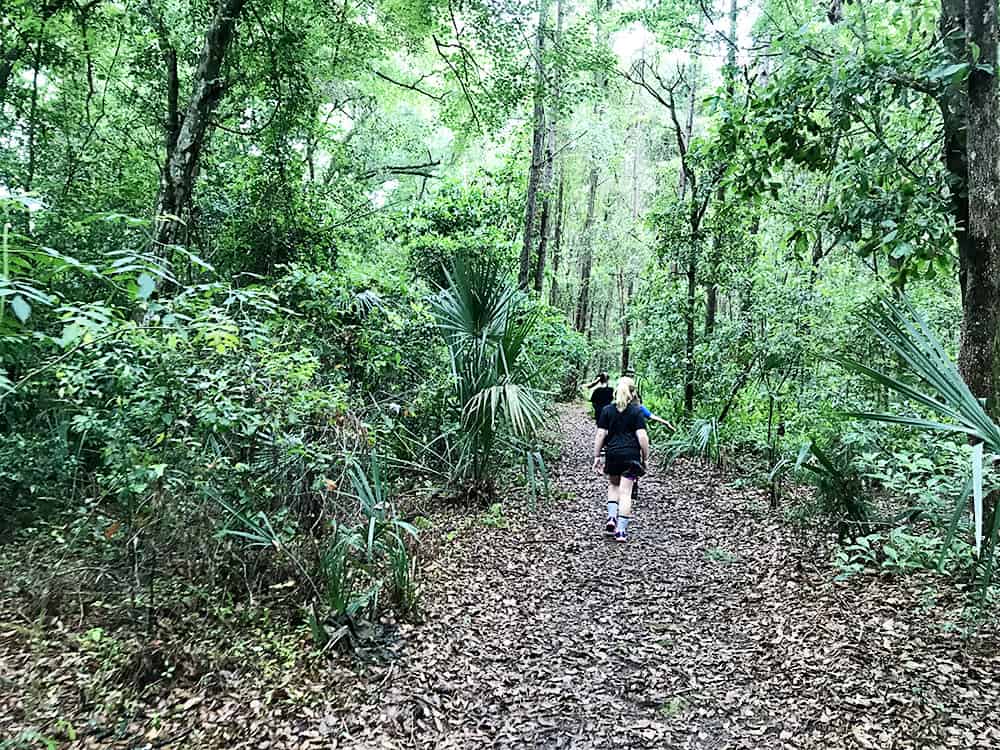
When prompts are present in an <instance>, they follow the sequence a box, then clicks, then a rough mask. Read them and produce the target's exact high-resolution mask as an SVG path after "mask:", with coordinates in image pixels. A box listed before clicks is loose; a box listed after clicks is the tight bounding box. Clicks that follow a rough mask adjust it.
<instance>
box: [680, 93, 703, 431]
mask: <svg viewBox="0 0 1000 750" xmlns="http://www.w3.org/2000/svg"><path fill="white" fill-rule="evenodd" d="M697 89H698V77H697V75H696V74H692V76H691V92H690V97H689V99H688V113H687V122H686V123H685V131H686V132H685V134H684V142H683V144H678V145H679V148H680V149H681V183H680V198H681V203H683V202H684V198H685V194H686V193H687V192H689V189H690V193H691V196H690V201H691V207H690V212H689V217H690V218H689V225H690V229H691V237H690V240H689V243H688V244H689V248H688V262H687V271H686V273H685V276H686V277H687V304H686V306H685V310H684V318H685V323H686V330H685V335H684V412H685V414H687V415H688V416H690V415H691V414H693V413H694V343H695V339H694V314H695V304H696V303H697V298H696V295H697V290H698V244H697V243H698V236H697V235H698V230H699V227H700V224H701V217H700V214H699V213H698V210H697V202H698V197H697V194H696V191H695V187H696V186H695V185H690V186H689V185H688V180H687V173H688V167H687V164H686V163H685V162H686V160H687V144H689V143H691V136H692V134H693V133H694V104H695V95H696V92H697ZM675 119H676V116H675ZM692 174H693V173H692Z"/></svg>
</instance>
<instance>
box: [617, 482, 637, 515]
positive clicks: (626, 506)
mask: <svg viewBox="0 0 1000 750" xmlns="http://www.w3.org/2000/svg"><path fill="white" fill-rule="evenodd" d="M634 483H635V477H625V476H623V477H622V478H621V483H620V484H619V485H618V513H619V515H623V516H630V515H632V485H633V484H634Z"/></svg>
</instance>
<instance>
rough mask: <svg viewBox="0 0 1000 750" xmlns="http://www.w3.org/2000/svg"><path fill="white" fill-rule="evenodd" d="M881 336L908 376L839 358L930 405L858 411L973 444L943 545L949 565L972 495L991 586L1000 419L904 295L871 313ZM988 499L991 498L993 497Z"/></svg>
mask: <svg viewBox="0 0 1000 750" xmlns="http://www.w3.org/2000/svg"><path fill="white" fill-rule="evenodd" d="M864 319H865V323H866V324H867V326H868V328H869V330H870V331H871V333H872V335H873V336H874V337H875V339H876V340H877V341H878V342H880V343H881V344H882V345H883V346H884V347H885V349H886V350H887V351H888V352H891V353H892V354H893V355H894V356H895V357H896V358H898V360H899V362H900V363H901V368H902V370H903V373H904V374H903V375H902V376H897V375H892V374H889V373H887V372H885V371H884V370H879V369H876V368H873V367H870V366H869V365H867V364H865V363H863V362H860V361H858V360H856V359H850V358H847V357H837V358H836V361H837V362H839V363H840V364H841V365H843V366H844V367H845V368H846V369H848V370H849V371H852V372H856V373H858V374H860V375H863V376H864V377H865V378H868V379H869V380H871V381H873V382H875V383H876V384H878V385H880V386H883V387H884V388H887V389H888V390H890V391H892V392H894V393H897V394H899V395H900V396H902V397H903V398H904V399H906V400H908V401H910V402H912V403H914V404H916V405H918V406H919V407H921V408H922V409H923V410H924V413H925V414H927V415H929V416H923V415H918V416H915V415H907V414H900V413H892V412H888V411H883V412H867V411H858V412H852V416H854V417H857V418H860V419H866V420H871V421H876V422H885V423H889V424H897V425H904V426H907V427H913V428H916V429H919V430H934V431H941V432H946V433H952V434H956V435H960V436H963V437H965V438H966V439H968V440H969V441H970V442H971V443H972V451H971V467H970V478H969V481H968V483H967V485H966V489H965V490H964V491H963V492H962V493H960V495H959V499H958V501H957V503H956V504H955V506H954V509H953V513H952V517H951V521H950V523H949V526H948V529H947V532H946V534H945V538H944V545H943V548H942V549H941V552H940V558H939V559H940V562H939V565H940V566H943V565H944V564H945V561H946V559H947V556H948V554H949V553H950V551H951V549H952V545H953V543H954V541H955V539H956V536H957V532H958V529H959V526H960V525H961V521H962V519H963V517H965V516H966V515H967V513H968V502H969V499H970V497H971V498H972V516H973V539H974V544H973V549H974V552H975V555H976V557H977V559H978V560H979V561H980V562H981V563H982V568H981V573H982V575H981V580H982V584H983V588H984V591H985V590H986V588H987V587H988V586H989V582H990V580H991V577H992V574H993V565H994V562H995V559H996V545H997V533H998V530H1000V513H998V512H997V507H996V499H995V494H994V491H995V489H996V488H994V487H992V486H990V485H989V484H988V483H987V482H986V481H985V480H984V475H985V472H984V463H985V461H986V456H988V455H989V456H990V462H991V463H992V460H993V458H992V457H993V456H995V455H996V454H1000V426H998V425H997V423H996V422H995V421H994V420H993V419H992V418H991V417H990V415H989V414H988V413H987V411H986V408H985V406H984V405H983V403H982V402H981V401H980V400H979V399H977V398H976V397H975V396H973V394H972V392H971V391H970V390H969V387H968V386H967V385H966V383H965V381H964V380H963V379H962V376H961V374H960V373H959V372H958V368H957V367H956V366H955V364H954V363H953V362H952V360H951V358H950V357H949V356H948V354H947V352H946V351H945V349H944V347H943V345H942V344H941V342H940V341H939V340H938V338H937V336H936V335H935V334H934V331H933V330H932V329H931V327H930V325H929V324H928V322H927V321H926V319H925V318H924V317H923V316H922V315H920V313H919V312H917V310H915V309H914V308H913V306H912V305H911V304H910V303H909V302H908V301H907V299H906V298H905V297H903V296H900V297H898V298H896V299H880V300H878V301H877V302H876V303H875V304H873V305H871V306H870V307H869V308H868V309H867V311H866V313H865V316H864ZM987 500H988V502H987Z"/></svg>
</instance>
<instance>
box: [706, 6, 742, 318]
mask: <svg viewBox="0 0 1000 750" xmlns="http://www.w3.org/2000/svg"><path fill="white" fill-rule="evenodd" d="M738 13H739V10H738V8H737V5H736V0H730V2H729V38H728V39H727V40H726V45H727V51H726V66H725V68H724V69H723V71H722V74H723V77H724V78H725V81H726V93H727V95H728V96H729V99H730V100H732V99H733V97H734V96H735V94H736V19H737V16H738ZM725 198H726V190H725V188H719V194H718V196H717V198H716V200H718V202H719V203H720V204H721V203H722V202H723V201H725ZM721 262H722V239H721V238H720V237H719V236H718V230H716V235H715V237H713V238H712V252H711V253H710V256H709V261H708V276H709V284H708V291H707V292H706V295H705V338H708V337H710V336H711V335H712V334H713V333H714V332H715V317H716V315H717V313H718V310H719V278H718V277H719V265H720V264H721Z"/></svg>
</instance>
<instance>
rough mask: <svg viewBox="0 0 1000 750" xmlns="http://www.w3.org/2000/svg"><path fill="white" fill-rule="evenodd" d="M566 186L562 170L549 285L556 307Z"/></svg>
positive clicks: (551, 303)
mask: <svg viewBox="0 0 1000 750" xmlns="http://www.w3.org/2000/svg"><path fill="white" fill-rule="evenodd" d="M565 187H566V174H565V172H563V171H562V170H560V174H559V192H558V193H557V194H556V226H555V230H554V231H553V232H552V284H551V285H550V286H549V304H550V305H552V307H556V306H557V305H558V304H559V261H560V259H561V255H562V237H563V214H564V213H565V211H564V209H563V193H564V191H565Z"/></svg>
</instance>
